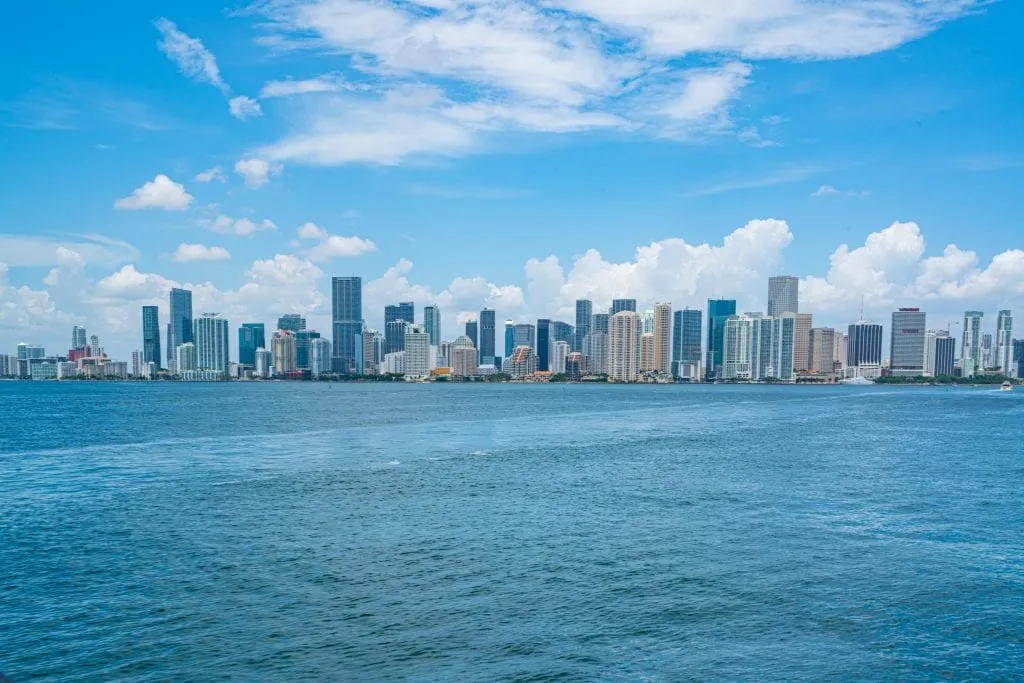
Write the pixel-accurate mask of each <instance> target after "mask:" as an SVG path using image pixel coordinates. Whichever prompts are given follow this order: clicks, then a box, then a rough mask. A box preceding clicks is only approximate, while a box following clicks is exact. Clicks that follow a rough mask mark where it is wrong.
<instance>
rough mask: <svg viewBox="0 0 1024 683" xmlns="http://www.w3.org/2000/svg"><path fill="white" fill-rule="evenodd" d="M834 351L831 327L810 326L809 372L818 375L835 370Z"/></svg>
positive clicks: (833, 337)
mask: <svg viewBox="0 0 1024 683" xmlns="http://www.w3.org/2000/svg"><path fill="white" fill-rule="evenodd" d="M794 320H795V319H794ZM835 353H836V331H835V330H833V329H832V328H831V327H814V328H811V361H810V362H811V372H813V373H816V374H819V375H831V374H832V373H833V372H835Z"/></svg>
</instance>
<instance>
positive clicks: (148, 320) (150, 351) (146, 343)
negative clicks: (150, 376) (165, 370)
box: [72, 306, 164, 368]
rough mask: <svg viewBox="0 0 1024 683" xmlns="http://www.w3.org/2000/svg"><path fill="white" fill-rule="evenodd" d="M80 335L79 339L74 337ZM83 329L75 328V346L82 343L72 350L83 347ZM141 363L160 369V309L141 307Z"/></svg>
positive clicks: (161, 356) (162, 359)
mask: <svg viewBox="0 0 1024 683" xmlns="http://www.w3.org/2000/svg"><path fill="white" fill-rule="evenodd" d="M79 332H80V333H81V338H79V336H76V335H77V334H78V333H79ZM84 335H85V328H82V327H76V328H75V334H72V336H73V337H75V339H74V341H75V342H76V344H77V343H78V342H82V343H81V344H80V345H77V346H73V347H72V348H74V349H81V348H82V347H84V346H85V336H84ZM142 362H144V363H156V366H157V367H158V368H159V367H162V364H163V362H164V357H163V355H162V354H161V353H160V309H159V308H158V307H157V306H143V307H142Z"/></svg>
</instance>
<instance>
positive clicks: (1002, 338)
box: [994, 311, 1013, 377]
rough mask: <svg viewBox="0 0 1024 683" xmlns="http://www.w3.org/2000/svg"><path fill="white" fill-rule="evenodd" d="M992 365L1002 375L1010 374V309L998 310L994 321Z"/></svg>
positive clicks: (1011, 361)
mask: <svg viewBox="0 0 1024 683" xmlns="http://www.w3.org/2000/svg"><path fill="white" fill-rule="evenodd" d="M994 365H995V367H997V368H999V369H1000V370H1001V371H1002V372H1003V374H1004V375H1006V376H1008V377H1009V376H1011V373H1012V371H1013V314H1012V313H1011V312H1010V311H999V318H998V319H997V321H996V353H995V364H994Z"/></svg>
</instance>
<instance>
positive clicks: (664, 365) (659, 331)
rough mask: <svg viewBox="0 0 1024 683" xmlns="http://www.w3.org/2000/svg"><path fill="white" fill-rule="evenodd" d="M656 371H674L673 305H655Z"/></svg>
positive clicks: (668, 372)
mask: <svg viewBox="0 0 1024 683" xmlns="http://www.w3.org/2000/svg"><path fill="white" fill-rule="evenodd" d="M654 371H655V372H659V373H662V374H665V375H669V374H671V373H672V305H671V304H658V305H657V306H655V307H654Z"/></svg>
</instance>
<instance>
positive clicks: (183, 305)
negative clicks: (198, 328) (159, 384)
mask: <svg viewBox="0 0 1024 683" xmlns="http://www.w3.org/2000/svg"><path fill="white" fill-rule="evenodd" d="M170 301H171V318H170V322H169V323H168V324H167V363H168V367H170V366H173V365H174V364H175V363H176V362H177V358H176V354H177V351H178V346H180V345H181V344H187V343H188V342H191V341H195V339H194V337H193V334H192V292H191V291H189V290H187V289H178V288H174V289H172V290H171V295H170ZM204 369H205V368H204Z"/></svg>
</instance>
